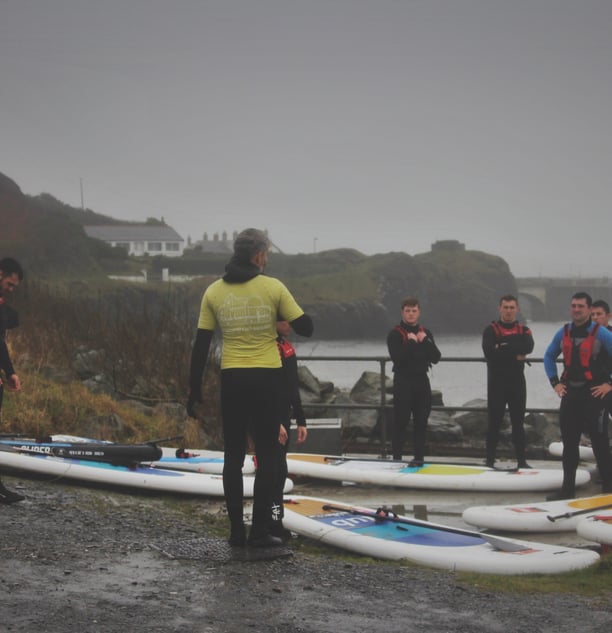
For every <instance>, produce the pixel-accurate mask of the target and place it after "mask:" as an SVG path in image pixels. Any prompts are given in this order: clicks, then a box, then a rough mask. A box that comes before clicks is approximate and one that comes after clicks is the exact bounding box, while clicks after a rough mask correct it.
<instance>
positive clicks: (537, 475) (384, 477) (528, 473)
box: [287, 453, 590, 492]
mask: <svg viewBox="0 0 612 633" xmlns="http://www.w3.org/2000/svg"><path fill="white" fill-rule="evenodd" d="M287 467H288V469H289V474H290V475H296V476H305V477H314V478H319V479H331V480H333V481H351V482H354V483H361V484H372V485H378V486H381V485H382V486H401V487H405V488H421V489H442V490H478V491H489V492H490V491H525V490H530V491H534V490H558V489H559V488H561V484H562V480H563V473H562V471H561V470H560V469H559V468H556V467H555V468H547V469H541V470H540V469H536V468H522V469H518V470H498V469H495V468H487V467H486V466H477V465H474V466H467V465H460V464H452V463H427V462H425V464H423V466H410V465H409V464H408V463H407V462H397V461H390V460H385V459H357V458H351V457H334V456H327V455H313V454H307V453H289V454H288V455H287ZM589 480H590V475H589V473H588V471H586V470H583V469H578V471H577V472H576V485H577V486H581V485H583V484H586V483H587V482H588V481H589Z"/></svg>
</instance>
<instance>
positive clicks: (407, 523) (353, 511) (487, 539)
mask: <svg viewBox="0 0 612 633" xmlns="http://www.w3.org/2000/svg"><path fill="white" fill-rule="evenodd" d="M284 506H285V515H284V518H283V524H284V526H285V527H286V528H288V529H290V530H292V531H294V532H297V533H298V534H300V535H302V536H305V537H308V538H311V539H314V540H317V541H321V542H323V543H326V544H328V545H332V546H334V547H340V548H343V549H346V550H350V551H352V552H357V553H359V554H364V555H366V556H373V557H375V558H383V559H389V560H402V559H405V560H408V561H411V562H413V563H418V564H421V565H426V566H428V567H435V568H439V569H450V570H453V571H469V572H480V573H492V574H530V573H540V574H553V573H560V572H567V571H572V570H575V569H581V568H583V567H588V566H590V565H593V564H595V563H597V562H598V561H599V555H598V554H597V553H596V552H593V551H591V550H588V549H584V550H583V549H575V548H570V547H563V546H558V545H548V544H543V543H533V542H529V541H519V540H515V539H509V538H505V537H499V536H492V535H488V534H480V533H478V532H472V531H469V530H461V529H456V528H451V527H448V526H444V525H440V524H435V523H429V522H427V521H420V520H418V519H410V518H408V517H403V516H397V515H393V514H390V515H385V514H384V513H380V512H377V511H376V510H373V509H370V508H364V507H361V506H353V505H350V504H345V503H342V502H335V501H330V500H328V499H317V498H311V497H301V496H288V497H285V503H284Z"/></svg>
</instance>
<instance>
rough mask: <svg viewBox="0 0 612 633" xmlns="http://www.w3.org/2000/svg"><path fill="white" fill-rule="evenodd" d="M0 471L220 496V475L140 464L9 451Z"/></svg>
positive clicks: (249, 483)
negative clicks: (112, 462)
mask: <svg viewBox="0 0 612 633" xmlns="http://www.w3.org/2000/svg"><path fill="white" fill-rule="evenodd" d="M0 468H3V469H5V468H8V469H11V470H18V471H21V472H26V473H34V474H39V475H50V476H52V477H54V478H58V479H59V478H66V479H71V480H76V481H80V482H95V483H97V484H106V485H112V486H120V487H124V488H143V489H147V490H158V491H163V492H174V493H179V494H190V495H206V496H215V497H220V496H223V477H222V476H221V475H212V474H205V473H190V472H186V471H180V470H167V469H164V468H154V467H151V466H144V465H136V466H133V467H127V466H115V465H113V464H110V463H108V462H96V461H91V460H81V459H74V458H63V457H54V456H53V455H49V454H44V453H19V452H16V451H14V450H12V448H8V449H2V450H0ZM243 482H244V496H245V497H252V496H253V488H254V482H255V478H254V477H251V476H247V477H243ZM292 488H293V482H292V481H291V480H290V479H287V480H286V482H285V490H284V492H290V491H291V489H292Z"/></svg>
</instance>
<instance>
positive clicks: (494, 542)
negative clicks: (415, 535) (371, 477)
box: [323, 504, 529, 552]
mask: <svg viewBox="0 0 612 633" xmlns="http://www.w3.org/2000/svg"><path fill="white" fill-rule="evenodd" d="M323 510H331V511H339V512H347V513H349V514H354V515H357V516H366V517H370V518H372V519H375V520H376V521H392V522H393V523H399V524H402V523H403V524H407V525H416V526H419V527H428V525H427V524H426V523H423V522H422V521H418V520H416V519H415V520H413V519H408V518H406V517H398V516H397V515H396V514H393V513H392V512H389V511H388V510H383V509H382V508H381V509H380V510H377V511H376V512H374V511H371V512H366V511H364V510H355V509H353V508H342V507H340V506H333V505H329V504H326V505H324V506H323ZM398 527H399V526H398ZM432 529H435V530H440V531H442V532H450V533H451V534H461V535H463V536H472V537H477V538H481V539H483V540H484V541H486V542H487V543H489V545H491V546H492V547H494V548H495V549H498V550H501V551H503V552H522V551H525V550H526V549H529V547H525V546H524V545H521V544H520V543H516V542H514V541H510V540H507V539H504V538H501V537H498V536H491V535H490V534H483V533H482V532H471V531H470V530H462V529H461V528H453V527H449V526H446V525H435V526H432Z"/></svg>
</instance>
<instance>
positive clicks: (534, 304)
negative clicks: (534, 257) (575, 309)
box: [516, 277, 612, 321]
mask: <svg viewBox="0 0 612 633" xmlns="http://www.w3.org/2000/svg"><path fill="white" fill-rule="evenodd" d="M516 284H517V286H518V293H519V297H518V298H519V303H520V304H521V312H522V313H523V315H524V316H525V317H526V318H528V319H532V320H534V321H562V320H563V319H567V318H568V316H569V304H570V299H571V296H572V295H573V294H574V293H576V292H588V293H589V294H590V295H591V297H593V301H595V300H597V299H603V300H604V301H607V302H608V303H609V304H610V305H612V279H610V278H609V277H600V278H574V279H569V278H566V279H564V278H559V277H517V278H516Z"/></svg>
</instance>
